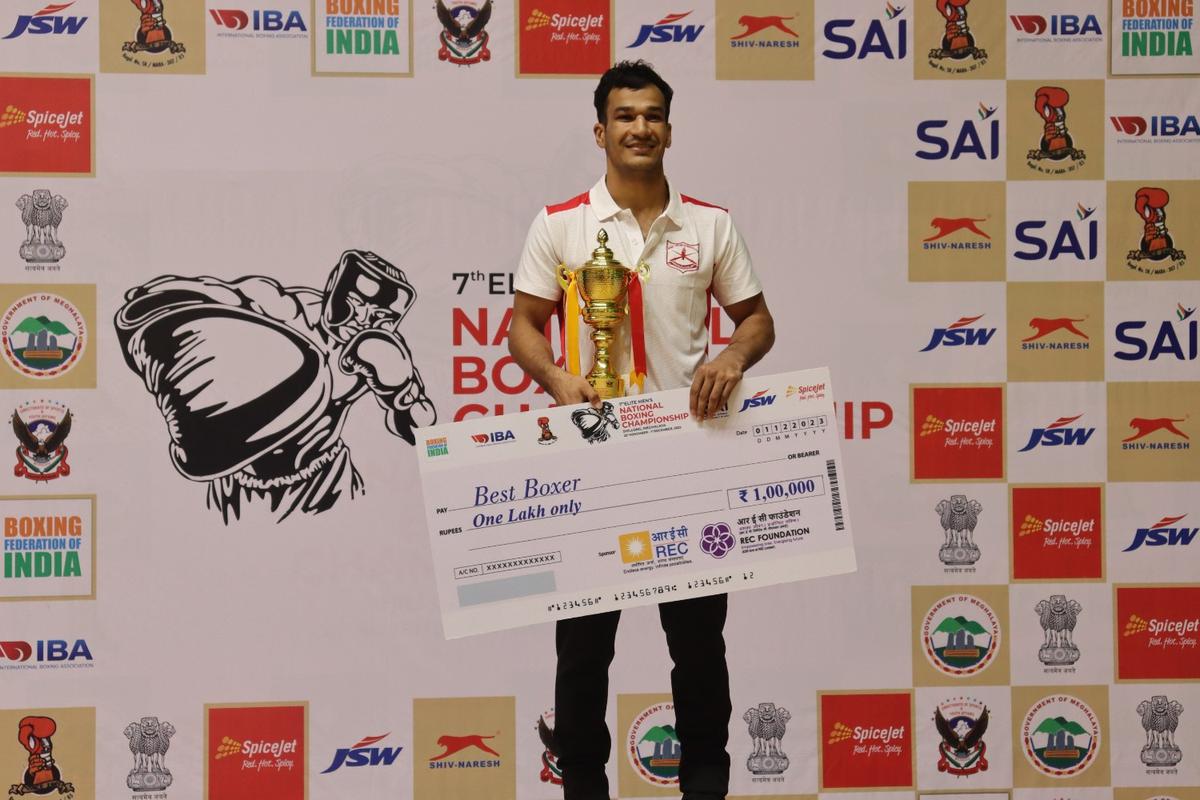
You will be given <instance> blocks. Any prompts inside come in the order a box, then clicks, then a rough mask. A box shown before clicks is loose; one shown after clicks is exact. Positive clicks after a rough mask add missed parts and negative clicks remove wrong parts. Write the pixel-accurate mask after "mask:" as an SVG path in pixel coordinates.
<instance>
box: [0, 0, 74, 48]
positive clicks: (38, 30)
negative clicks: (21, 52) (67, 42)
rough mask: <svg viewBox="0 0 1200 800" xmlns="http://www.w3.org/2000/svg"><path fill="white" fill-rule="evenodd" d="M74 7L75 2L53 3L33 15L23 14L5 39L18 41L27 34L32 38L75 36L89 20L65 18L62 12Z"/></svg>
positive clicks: (72, 0)
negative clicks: (18, 38)
mask: <svg viewBox="0 0 1200 800" xmlns="http://www.w3.org/2000/svg"><path fill="white" fill-rule="evenodd" d="M73 5H75V0H71V2H68V3H51V4H50V5H48V6H46V7H45V8H43V9H42V10H41V11H37V12H34V13H33V14H21V15H20V16H18V17H17V24H16V25H14V26H13V29H12V30H11V31H10V32H9V34H8V35H7V36H5V37H4V38H5V39H16V38H17V37H19V36H24V35H25V34H27V33H28V34H30V35H31V36H45V35H51V36H53V35H65V36H74V35H75V34H77V33H79V30H80V29H81V28H82V27H83V23H85V22H87V20H88V18H87V17H68V16H63V15H62V13H61V12H63V11H66V10H67V9H68V8H70V7H71V6H73Z"/></svg>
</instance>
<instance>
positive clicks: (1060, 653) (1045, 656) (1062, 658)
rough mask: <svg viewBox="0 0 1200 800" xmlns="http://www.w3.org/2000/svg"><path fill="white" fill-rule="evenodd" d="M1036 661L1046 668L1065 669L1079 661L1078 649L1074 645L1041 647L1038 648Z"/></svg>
mask: <svg viewBox="0 0 1200 800" xmlns="http://www.w3.org/2000/svg"><path fill="white" fill-rule="evenodd" d="M1038 660H1039V661H1041V662H1042V663H1043V664H1045V665H1046V666H1048V667H1065V666H1070V665H1071V664H1074V663H1075V662H1076V661H1078V660H1079V648H1078V647H1076V646H1075V645H1058V646H1055V645H1045V644H1044V645H1042V646H1041V647H1040V648H1038Z"/></svg>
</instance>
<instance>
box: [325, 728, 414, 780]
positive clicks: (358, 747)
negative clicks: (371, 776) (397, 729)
mask: <svg viewBox="0 0 1200 800" xmlns="http://www.w3.org/2000/svg"><path fill="white" fill-rule="evenodd" d="M390 735H391V734H390V733H385V734H384V735H383V736H368V737H366V738H365V739H362V740H360V741H359V742H357V743H356V744H355V745H354V746H352V747H341V748H338V751H337V752H336V753H334V754H333V762H332V763H331V764H330V765H329V766H328V767H326V768H325V769H323V770H321V774H322V775H325V774H326V773H329V772H337V771H338V770H339V769H341V768H342V767H378V766H384V767H390V766H391V765H392V764H393V763H394V762H395V760H396V758H397V757H398V756H399V755H400V751H401V750H403V749H404V748H403V747H371V746H370V745H373V744H375V743H376V742H381V741H383V740H384V739H386V738H387V737H388V736H390Z"/></svg>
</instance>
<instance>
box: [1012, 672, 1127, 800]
mask: <svg viewBox="0 0 1200 800" xmlns="http://www.w3.org/2000/svg"><path fill="white" fill-rule="evenodd" d="M1097 689H1098V687H1071V688H1065V689H1054V690H1049V691H1048V692H1047V693H1046V694H1042V695H1041V696H1040V697H1037V698H1036V699H1034V700H1032V702H1031V701H1029V700H1028V699H1027V698H1029V697H1030V696H1032V695H1037V694H1039V693H1040V692H1041V691H1045V690H1040V689H1039V687H1019V689H1014V691H1013V710H1014V714H1013V716H1014V719H1019V720H1021V722H1020V723H1019V725H1018V727H1017V730H1016V735H1017V740H1018V741H1017V746H1018V747H1019V749H1020V750H1021V752H1022V753H1023V754H1024V756H1025V758H1024V760H1023V761H1020V762H1018V763H1017V764H1016V765H1014V766H1015V767H1016V768H1015V769H1014V782H1015V785H1017V786H1044V785H1046V784H1048V783H1051V782H1053V784H1059V783H1064V782H1071V783H1073V784H1075V785H1096V782H1097V781H1099V782H1100V783H1099V784H1098V785H1107V781H1108V779H1109V778H1108V774H1107V773H1108V758H1107V754H1105V753H1104V748H1103V744H1104V743H1103V742H1102V740H1101V713H1102V711H1103V710H1105V709H1106V707H1107V703H1104V705H1102V706H1099V707H1097V704H1096V702H1095V699H1096V698H1095V694H1096V690H1097ZM1089 690H1090V691H1089ZM1089 701H1091V702H1089ZM1018 714H1019V716H1018ZM1089 771H1094V772H1095V773H1096V774H1095V775H1091V776H1088V779H1084V775H1085V773H1088V772H1089Z"/></svg>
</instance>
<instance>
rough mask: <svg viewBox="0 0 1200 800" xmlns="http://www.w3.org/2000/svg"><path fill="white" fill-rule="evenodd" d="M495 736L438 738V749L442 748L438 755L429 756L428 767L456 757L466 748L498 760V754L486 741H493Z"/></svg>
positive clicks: (477, 735) (475, 735)
mask: <svg viewBox="0 0 1200 800" xmlns="http://www.w3.org/2000/svg"><path fill="white" fill-rule="evenodd" d="M495 738H496V734H492V735H491V736H485V735H483V734H478V733H475V734H470V735H468V736H439V737H438V740H437V744H438V747H440V748H442V752H441V753H439V754H438V755H435V756H431V757H430V759H429V763H430V765H432V764H433V763H434V762H436V761H444V760H446V759H447V758H449V757H450V756H453V755H457V754H459V753H461V752H462V751H464V750H466V749H467V748H473V749H475V750H480V751H482V752H484V753H488V754H490V755H493V756H495V757H496V758H500V754H499V753H498V752H496V751H495V750H493V749H492V748H491V747H490V746H489V745H488V743H487V740H488V739H495Z"/></svg>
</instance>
